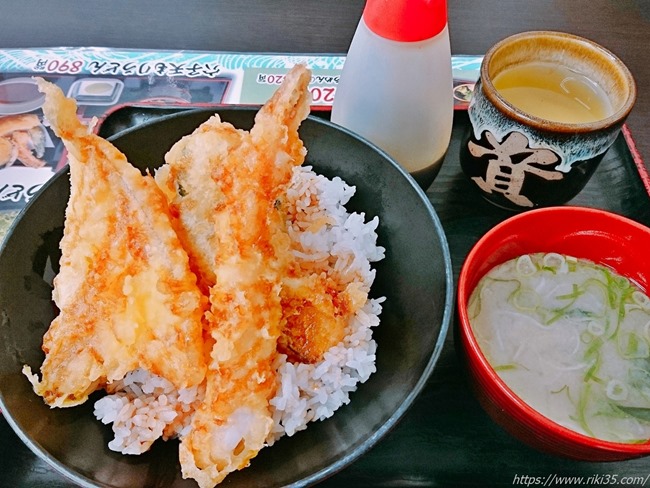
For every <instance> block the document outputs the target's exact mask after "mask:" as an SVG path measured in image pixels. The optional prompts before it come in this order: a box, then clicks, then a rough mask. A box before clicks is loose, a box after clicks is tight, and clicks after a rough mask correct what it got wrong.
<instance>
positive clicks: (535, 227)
mask: <svg viewBox="0 0 650 488" xmlns="http://www.w3.org/2000/svg"><path fill="white" fill-rule="evenodd" d="M536 252H543V253H548V252H556V253H561V254H565V255H570V256H575V257H577V258H583V259H588V260H590V261H593V262H595V263H598V264H602V265H605V266H608V267H610V268H612V269H613V270H614V271H616V272H617V273H619V274H621V275H623V276H625V277H627V278H628V279H630V280H632V281H633V282H635V283H636V284H637V285H638V286H639V287H640V288H641V289H643V291H645V292H646V293H648V291H650V286H649V285H650V228H648V227H646V226H644V225H642V224H640V223H637V222H635V221H632V220H630V219H628V218H625V217H622V216H620V215H616V214H613V213H610V212H607V211H604V210H598V209H593V208H583V207H570V206H562V207H549V208H543V209H538V210H531V211H528V212H524V213H521V214H518V215H516V216H514V217H511V218H509V219H507V220H505V221H503V222H502V223H500V224H498V225H497V226H495V227H494V228H492V229H491V230H490V231H488V232H487V233H486V234H485V235H484V236H483V237H482V238H481V239H480V240H479V241H478V242H477V243H476V244H475V245H474V247H473V248H472V249H471V251H470V253H469V254H468V256H467V258H466V259H465V262H464V263H463V267H462V269H461V272H460V276H459V280H458V297H457V298H458V315H459V330H458V337H459V344H458V346H459V347H458V349H459V352H460V354H461V355H462V357H463V360H464V362H465V364H466V366H467V370H468V375H469V379H470V383H471V385H472V388H473V390H474V392H475V394H476V395H477V398H478V399H479V402H480V403H481V405H482V406H483V408H484V409H485V410H486V412H487V413H488V414H489V415H490V416H491V417H492V418H493V419H494V420H495V421H496V422H497V423H498V424H500V425H501V426H502V427H503V428H504V429H505V430H507V431H508V432H510V433H511V434H512V435H514V436H515V437H517V438H518V439H519V440H521V441H523V442H525V443H526V444H528V445H530V446H532V447H534V448H536V449H539V450H541V451H544V452H547V453H551V454H555V455H560V456H563V457H568V458H572V459H579V460H588V461H616V460H623V459H629V458H634V457H639V456H645V455H648V454H650V440H649V441H647V442H644V443H635V444H628V443H619V442H610V441H603V440H599V439H596V438H593V437H590V436H587V435H583V434H580V433H577V432H575V431H573V430H570V429H568V428H566V427H563V426H561V425H559V424H557V423H555V422H553V421H551V420H550V419H548V418H547V417H545V416H544V415H541V414H540V413H538V412H537V411H536V410H534V409H533V408H531V407H530V406H529V405H528V404H527V403H525V402H524V401H523V400H521V399H520V398H519V397H518V396H517V395H516V394H515V393H513V392H512V390H511V389H510V388H509V387H508V386H507V385H506V383H505V382H504V381H503V380H502V379H501V378H500V377H499V376H498V375H497V374H496V373H495V371H494V369H493V368H492V366H491V365H490V363H489V362H488V360H487V359H486V357H485V356H484V355H483V353H482V351H481V348H480V346H479V344H478V342H477V340H476V338H475V336H474V334H473V332H472V328H471V326H470V321H469V317H468V312H467V304H468V301H469V298H470V296H471V294H472V291H473V290H474V289H475V287H476V286H477V284H478V282H479V280H480V279H481V278H482V277H483V276H484V275H485V274H487V273H488V271H490V270H491V269H492V268H493V267H495V266H497V265H499V264H501V263H503V262H505V261H508V260H510V259H514V258H516V257H518V256H521V255H523V254H531V253H536Z"/></svg>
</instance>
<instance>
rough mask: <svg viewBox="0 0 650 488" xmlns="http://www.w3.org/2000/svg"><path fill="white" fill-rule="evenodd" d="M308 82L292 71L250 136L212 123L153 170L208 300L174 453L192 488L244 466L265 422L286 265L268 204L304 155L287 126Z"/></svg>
mask: <svg viewBox="0 0 650 488" xmlns="http://www.w3.org/2000/svg"><path fill="white" fill-rule="evenodd" d="M310 78H311V75H310V72H309V71H308V70H307V69H306V68H304V67H302V66H297V67H296V68H294V69H293V70H291V71H290V73H289V74H288V75H287V77H286V79H285V81H284V83H283V84H282V86H281V87H280V88H279V89H278V91H277V92H276V93H275V94H274V95H273V97H272V98H271V99H270V100H269V101H268V102H267V104H266V105H265V106H264V107H263V108H262V109H261V110H260V111H259V112H258V114H257V116H256V119H255V126H254V127H253V129H251V131H250V133H248V132H245V131H242V130H236V129H235V128H234V127H232V126H231V125H230V124H227V123H222V122H221V121H220V120H219V118H218V117H217V116H214V117H212V118H211V119H210V120H208V121H207V122H205V123H204V124H203V125H201V126H200V127H199V128H198V129H197V130H196V131H195V132H194V133H193V134H191V135H189V136H187V137H185V138H183V139H182V140H181V141H179V142H178V143H177V144H176V145H175V146H174V147H173V148H172V149H171V150H170V151H169V153H168V154H167V156H166V165H164V166H163V167H162V168H161V169H160V170H159V171H158V172H157V173H156V181H157V182H158V184H159V185H160V187H161V188H162V189H163V191H164V192H165V193H166V195H167V196H168V198H169V200H170V206H171V207H172V209H173V214H174V215H178V221H177V222H176V226H177V232H178V233H179V235H180V236H181V240H182V242H183V245H184V246H185V247H186V249H188V250H189V254H190V257H191V260H192V263H193V266H194V269H195V270H196V271H197V274H198V275H199V277H200V280H201V283H202V287H203V289H206V290H208V291H209V295H210V311H209V313H208V314H207V317H208V319H209V320H208V322H209V327H208V329H207V332H208V334H209V337H210V338H211V340H212V341H213V344H214V345H213V347H212V350H211V352H210V363H209V366H208V372H207V374H206V382H207V385H206V395H205V402H204V404H203V405H202V406H201V407H200V408H199V409H198V410H197V411H196V413H195V414H194V417H193V418H192V423H191V431H190V433H189V434H188V435H187V436H185V437H183V438H182V440H181V444H180V448H179V449H180V452H179V455H180V461H181V467H182V470H183V476H184V477H186V478H188V477H191V478H194V479H195V480H196V481H197V482H198V483H199V485H200V486H201V487H202V488H207V487H212V486H214V485H215V484H217V483H219V482H221V481H222V480H223V479H224V478H225V476H227V475H228V474H229V473H230V472H232V471H235V470H238V469H241V468H244V467H246V466H247V465H248V464H249V461H250V459H251V458H253V457H254V456H256V455H257V453H258V452H259V450H260V449H261V448H262V447H263V446H264V443H265V440H266V438H267V436H268V434H269V432H270V429H271V426H272V424H273V421H272V416H271V411H270V407H269V400H270V398H271V397H273V396H274V394H275V389H276V372H275V370H274V367H273V362H274V358H275V356H276V354H277V349H276V346H277V339H278V337H279V335H280V332H281V318H282V307H281V303H280V288H281V283H282V277H283V276H284V275H285V274H286V270H287V269H288V266H289V262H290V250H289V247H290V243H289V236H288V234H287V232H286V228H285V214H284V212H283V211H282V208H281V206H280V205H279V202H280V198H281V196H282V192H283V191H284V190H285V188H286V184H287V183H288V182H289V180H290V177H291V171H292V168H293V167H294V166H296V165H300V164H302V162H303V160H304V157H305V153H306V151H305V149H304V147H303V144H302V141H301V140H300V138H299V136H298V126H299V125H300V123H301V122H302V120H303V119H304V118H305V117H306V116H307V114H308V113H309V102H310V97H309V92H308V90H307V86H308V83H309V81H310Z"/></svg>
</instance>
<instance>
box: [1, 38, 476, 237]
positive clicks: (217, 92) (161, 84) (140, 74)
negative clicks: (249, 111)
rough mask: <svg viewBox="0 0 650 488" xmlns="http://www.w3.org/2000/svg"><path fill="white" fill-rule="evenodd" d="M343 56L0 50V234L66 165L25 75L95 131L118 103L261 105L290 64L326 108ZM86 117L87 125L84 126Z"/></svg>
mask: <svg viewBox="0 0 650 488" xmlns="http://www.w3.org/2000/svg"><path fill="white" fill-rule="evenodd" d="M481 60H482V57H481V56H453V57H452V67H453V73H454V87H453V96H454V103H455V108H456V109H459V110H462V109H465V108H467V104H468V102H469V99H470V97H471V93H472V90H473V87H474V83H475V82H476V80H477V79H478V73H479V69H480V64H481ZM344 62H345V56H342V55H320V54H318V55H296V54H253V53H225V52H224V53H217V52H206V51H138V50H116V49H108V48H44V49H5V50H0V242H2V240H3V239H4V236H5V235H6V233H7V231H8V229H9V228H10V226H11V224H12V222H13V221H14V220H15V218H16V217H17V216H18V214H19V213H20V211H21V209H23V208H24V207H25V205H26V204H27V203H28V202H29V201H30V200H31V199H32V198H33V197H34V196H35V195H36V194H37V192H38V190H39V189H40V188H41V187H42V186H43V184H44V183H46V182H47V181H48V180H49V179H50V178H51V177H52V176H53V175H54V174H56V173H57V172H58V171H61V170H62V169H63V168H64V167H65V166H66V156H65V150H64V148H63V144H62V143H61V141H60V140H59V139H58V138H57V137H56V136H55V135H54V133H53V132H52V131H51V129H50V128H49V126H48V122H47V120H45V119H44V117H43V113H42V110H41V106H42V104H43V100H44V97H43V95H42V94H41V93H40V92H39V91H38V90H37V88H36V83H35V81H34V77H42V78H44V79H46V80H48V81H50V82H52V83H55V84H56V85H58V86H59V87H60V88H61V89H62V90H63V91H64V93H65V94H66V95H67V96H69V97H72V98H74V99H75V100H76V101H77V105H78V115H79V117H80V118H81V119H83V120H85V121H86V122H88V123H89V124H91V126H92V127H93V128H94V130H96V131H97V130H98V129H99V127H101V124H102V122H103V121H105V120H107V119H108V118H110V117H111V115H112V114H115V113H116V112H118V111H119V110H120V109H123V108H125V107H130V106H131V107H132V106H144V107H151V108H162V109H170V108H172V109H173V108H179V109H188V108H207V107H214V108H215V111H216V110H217V109H218V107H220V106H226V105H249V106H258V105H262V104H263V103H264V102H265V101H266V100H267V99H268V98H269V97H270V96H271V95H272V93H273V92H274V91H275V89H276V88H277V86H278V85H279V84H280V83H281V82H282V79H283V77H284V74H285V73H286V72H287V71H288V70H289V69H290V68H291V67H292V66H294V65H295V64H297V63H304V64H305V65H307V66H308V67H309V68H310V69H311V70H312V81H311V84H310V87H309V89H310V92H311V95H312V110H323V111H327V110H330V108H331V106H332V103H333V101H334V97H335V95H336V87H337V83H338V80H339V76H340V74H341V70H342V68H343V64H344ZM93 124H94V125H93Z"/></svg>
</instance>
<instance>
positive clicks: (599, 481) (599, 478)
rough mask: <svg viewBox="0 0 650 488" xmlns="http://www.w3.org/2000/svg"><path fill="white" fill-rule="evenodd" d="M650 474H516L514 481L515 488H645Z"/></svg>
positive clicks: (649, 479)
mask: <svg viewBox="0 0 650 488" xmlns="http://www.w3.org/2000/svg"><path fill="white" fill-rule="evenodd" d="M649 481H650V474H647V475H646V476H641V475H621V474H592V475H582V476H566V475H559V474H556V473H549V474H546V475H539V476H531V475H527V474H515V475H514V478H513V480H512V484H513V486H529V487H530V486H629V487H643V486H650V485H647V483H648V482H649Z"/></svg>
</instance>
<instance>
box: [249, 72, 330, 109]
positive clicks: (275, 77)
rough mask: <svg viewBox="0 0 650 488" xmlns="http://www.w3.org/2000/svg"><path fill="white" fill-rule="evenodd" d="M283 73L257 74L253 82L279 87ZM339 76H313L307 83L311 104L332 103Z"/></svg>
mask: <svg viewBox="0 0 650 488" xmlns="http://www.w3.org/2000/svg"><path fill="white" fill-rule="evenodd" d="M284 77H285V75H284V74H283V73H258V74H257V78H256V79H255V81H256V82H257V83H258V84H259V85H280V84H281V83H282V80H284ZM338 82H339V75H313V76H312V77H311V81H310V82H309V92H310V93H311V98H312V102H313V103H332V102H334V95H335V94H336V85H337V84H338Z"/></svg>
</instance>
